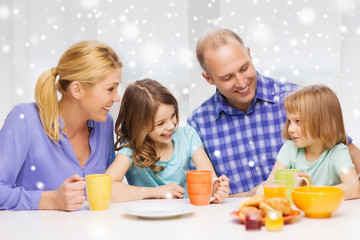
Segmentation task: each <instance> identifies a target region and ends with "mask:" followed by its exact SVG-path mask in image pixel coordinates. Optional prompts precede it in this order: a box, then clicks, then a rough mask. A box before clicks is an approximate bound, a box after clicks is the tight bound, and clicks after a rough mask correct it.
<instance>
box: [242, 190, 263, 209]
mask: <svg viewBox="0 0 360 240" xmlns="http://www.w3.org/2000/svg"><path fill="white" fill-rule="evenodd" d="M265 200H266V198H265V197H264V196H263V195H260V194H258V195H255V196H254V197H249V198H245V199H244V200H243V201H242V202H241V203H240V205H239V210H241V209H242V208H243V207H250V206H251V207H259V205H260V203H262V202H264V201H265Z"/></svg>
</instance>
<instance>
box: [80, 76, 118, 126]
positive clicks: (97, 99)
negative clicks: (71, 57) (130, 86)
mask: <svg viewBox="0 0 360 240" xmlns="http://www.w3.org/2000/svg"><path fill="white" fill-rule="evenodd" d="M120 82H121V69H116V70H114V71H112V72H111V73H110V74H108V75H107V76H106V77H105V78H104V80H103V81H101V82H99V83H97V84H95V85H94V86H93V87H92V88H90V89H86V90H84V95H83V96H82V98H81V101H80V104H81V108H82V109H83V111H84V113H85V115H86V116H87V118H88V119H92V120H94V121H97V122H104V121H106V119H107V113H108V112H109V110H110V107H111V106H112V105H113V104H114V102H119V101H120V96H119V93H118V86H119V84H120Z"/></svg>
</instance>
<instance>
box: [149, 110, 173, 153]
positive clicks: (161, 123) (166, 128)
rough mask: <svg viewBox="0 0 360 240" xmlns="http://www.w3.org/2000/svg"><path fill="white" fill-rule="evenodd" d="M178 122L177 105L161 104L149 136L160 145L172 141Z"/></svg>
mask: <svg viewBox="0 0 360 240" xmlns="http://www.w3.org/2000/svg"><path fill="white" fill-rule="evenodd" d="M176 124H177V118H176V113H175V107H174V106H173V105H165V104H160V105H159V108H158V110H157V112H156V115H155V119H154V129H153V130H152V131H151V132H150V133H149V134H148V136H149V138H150V139H151V140H153V141H154V143H155V145H157V146H158V147H160V146H161V145H167V144H169V143H172V134H173V132H174V131H175V126H176Z"/></svg>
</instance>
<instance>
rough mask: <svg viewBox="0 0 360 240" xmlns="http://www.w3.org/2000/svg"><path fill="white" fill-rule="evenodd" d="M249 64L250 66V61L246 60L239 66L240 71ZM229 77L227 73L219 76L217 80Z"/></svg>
mask: <svg viewBox="0 0 360 240" xmlns="http://www.w3.org/2000/svg"><path fill="white" fill-rule="evenodd" d="M249 64H250V61H249V60H247V61H246V62H245V63H244V64H243V65H241V67H240V69H243V68H244V67H245V66H248V65H249ZM229 75H232V73H227V74H225V75H222V76H219V78H225V77H227V76H229Z"/></svg>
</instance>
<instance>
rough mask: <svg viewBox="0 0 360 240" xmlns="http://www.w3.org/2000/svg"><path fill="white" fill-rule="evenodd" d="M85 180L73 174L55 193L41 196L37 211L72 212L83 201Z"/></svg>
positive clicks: (47, 192)
mask: <svg viewBox="0 0 360 240" xmlns="http://www.w3.org/2000/svg"><path fill="white" fill-rule="evenodd" d="M84 181H85V179H84V178H82V177H80V176H79V175H77V174H75V175H73V176H72V177H70V178H68V179H66V180H65V181H64V182H63V183H62V184H61V186H60V187H59V188H58V189H57V190H55V191H45V192H43V194H42V195H41V199H40V204H39V209H55V210H64V211H74V210H77V209H79V208H81V206H82V204H83V203H84V201H85V191H84V188H85V182H84Z"/></svg>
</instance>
